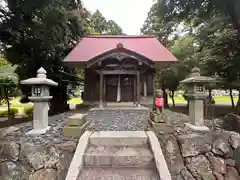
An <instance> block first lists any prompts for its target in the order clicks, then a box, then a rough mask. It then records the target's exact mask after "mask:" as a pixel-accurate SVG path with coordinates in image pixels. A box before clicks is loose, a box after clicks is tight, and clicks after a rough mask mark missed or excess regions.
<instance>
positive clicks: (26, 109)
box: [24, 107, 33, 115]
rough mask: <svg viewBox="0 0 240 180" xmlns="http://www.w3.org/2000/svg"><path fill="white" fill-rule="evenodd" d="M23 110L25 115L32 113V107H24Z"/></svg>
mask: <svg viewBox="0 0 240 180" xmlns="http://www.w3.org/2000/svg"><path fill="white" fill-rule="evenodd" d="M24 112H25V114H27V115H31V114H33V107H30V108H25V109H24Z"/></svg>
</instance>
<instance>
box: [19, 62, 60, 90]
mask: <svg viewBox="0 0 240 180" xmlns="http://www.w3.org/2000/svg"><path fill="white" fill-rule="evenodd" d="M46 74H47V71H46V70H45V69H43V67H41V68H40V69H38V71H37V77H34V78H29V79H26V80H23V81H21V82H20V83H21V84H25V85H48V86H58V83H56V82H54V81H53V80H51V79H48V78H47V75H46Z"/></svg>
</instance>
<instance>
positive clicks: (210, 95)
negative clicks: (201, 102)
mask: <svg viewBox="0 0 240 180" xmlns="http://www.w3.org/2000/svg"><path fill="white" fill-rule="evenodd" d="M208 97H209V99H210V100H212V89H211V88H209V89H208Z"/></svg>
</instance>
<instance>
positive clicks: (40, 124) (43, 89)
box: [21, 68, 58, 135]
mask: <svg viewBox="0 0 240 180" xmlns="http://www.w3.org/2000/svg"><path fill="white" fill-rule="evenodd" d="M46 74H47V72H46V71H45V70H44V69H43V68H40V69H39V70H38V71H37V77H36V78H30V79H27V80H23V81H21V84H25V85H31V86H32V96H30V97H29V99H30V101H31V102H33V105H34V111H33V130H31V131H29V132H28V133H27V134H28V135H41V134H45V133H46V132H47V131H48V130H49V129H50V126H48V110H49V106H48V103H49V100H50V99H52V96H50V95H49V94H50V93H49V86H57V85H58V83H56V82H54V81H52V80H51V79H47V76H46Z"/></svg>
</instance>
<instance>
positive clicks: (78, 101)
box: [68, 98, 83, 104]
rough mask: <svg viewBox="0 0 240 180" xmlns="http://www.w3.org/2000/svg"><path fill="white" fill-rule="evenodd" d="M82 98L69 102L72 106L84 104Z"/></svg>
mask: <svg viewBox="0 0 240 180" xmlns="http://www.w3.org/2000/svg"><path fill="white" fill-rule="evenodd" d="M82 102H83V101H82V98H72V99H70V100H69V101H68V103H70V104H82Z"/></svg>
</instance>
